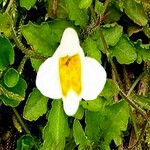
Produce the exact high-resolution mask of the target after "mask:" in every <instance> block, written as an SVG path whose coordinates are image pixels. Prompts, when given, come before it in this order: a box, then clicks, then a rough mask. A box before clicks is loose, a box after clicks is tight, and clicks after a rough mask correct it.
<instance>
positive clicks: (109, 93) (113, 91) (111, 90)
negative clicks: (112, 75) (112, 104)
mask: <svg viewBox="0 0 150 150" xmlns="http://www.w3.org/2000/svg"><path fill="white" fill-rule="evenodd" d="M118 93H119V89H118V86H117V84H116V83H115V82H114V81H113V80H112V79H107V81H106V84H105V86H104V89H103V91H102V92H101V93H100V96H104V97H106V98H108V97H113V96H116V95H117V94H118Z"/></svg>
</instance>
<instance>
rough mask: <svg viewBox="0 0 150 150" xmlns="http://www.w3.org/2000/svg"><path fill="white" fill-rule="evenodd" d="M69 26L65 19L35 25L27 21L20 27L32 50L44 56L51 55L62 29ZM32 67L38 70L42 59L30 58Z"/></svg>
mask: <svg viewBox="0 0 150 150" xmlns="http://www.w3.org/2000/svg"><path fill="white" fill-rule="evenodd" d="M69 26H71V24H70V23H69V22H67V21H63V20H59V21H58V20H57V21H53V22H48V23H42V24H41V25H36V24H33V23H31V22H30V23H29V24H27V25H25V26H23V27H22V30H21V31H22V34H23V36H24V37H25V39H26V40H27V42H28V44H30V45H31V46H32V47H33V49H34V50H36V51H37V52H39V53H41V54H42V55H44V56H52V55H53V53H54V52H55V50H56V48H57V46H58V44H59V42H60V39H61V36H62V33H63V31H64V30H65V28H66V27H69ZM31 62H32V64H33V67H34V69H36V70H38V68H39V66H40V64H41V63H42V61H38V60H35V59H31Z"/></svg>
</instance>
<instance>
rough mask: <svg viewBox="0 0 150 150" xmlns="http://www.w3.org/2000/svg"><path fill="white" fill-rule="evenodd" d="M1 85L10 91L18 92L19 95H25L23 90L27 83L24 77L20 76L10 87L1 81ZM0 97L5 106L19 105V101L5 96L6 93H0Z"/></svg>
mask: <svg viewBox="0 0 150 150" xmlns="http://www.w3.org/2000/svg"><path fill="white" fill-rule="evenodd" d="M3 86H4V87H5V88H6V89H7V90H8V91H10V92H12V93H15V94H18V95H19V96H21V97H25V91H26V88H27V83H26V81H25V80H24V79H22V78H21V77H20V78H19V81H18V83H17V84H16V85H15V86H14V87H12V88H9V87H7V86H5V84H4V83H3ZM0 99H1V100H2V101H3V103H4V104H5V105H6V106H11V107H16V106H18V105H19V103H20V101H18V100H16V99H10V98H8V97H7V95H0Z"/></svg>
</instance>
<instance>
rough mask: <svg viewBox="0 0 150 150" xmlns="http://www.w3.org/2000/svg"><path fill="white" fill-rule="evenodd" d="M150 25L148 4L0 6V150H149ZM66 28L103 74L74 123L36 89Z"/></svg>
mask: <svg viewBox="0 0 150 150" xmlns="http://www.w3.org/2000/svg"><path fill="white" fill-rule="evenodd" d="M149 21H150V2H149V0H0V149H1V150H14V149H16V150H31V149H33V150H54V149H55V150H64V149H65V150H73V149H79V150H83V149H87V150H88V149H89V150H92V149H94V150H96V149H100V150H109V149H118V150H122V149H135V150H137V149H139V150H146V149H150V124H149V117H150V87H149V85H150V73H149V72H150V62H149V61H150V42H149V38H150V28H149ZM67 27H73V28H74V29H76V31H77V32H78V35H79V38H80V43H81V46H82V48H83V50H84V52H85V54H86V55H87V56H90V57H93V58H95V59H96V60H98V61H99V62H100V63H102V65H103V66H104V68H105V69H106V71H107V82H106V85H105V87H104V89H103V91H102V93H100V95H99V96H98V97H97V99H95V100H93V101H84V100H83V101H81V102H80V107H79V109H78V112H77V113H76V114H75V115H74V116H73V117H68V116H67V115H66V114H65V113H64V110H63V107H62V101H61V100H58V101H56V100H52V99H48V98H47V97H44V96H43V95H42V94H41V93H40V92H39V91H38V89H37V88H36V86H35V78H36V73H37V71H38V68H39V66H40V64H41V63H42V62H44V60H45V59H47V58H48V57H50V56H52V55H53V53H54V52H55V50H56V48H57V46H58V45H59V42H60V39H61V36H62V33H63V31H64V29H65V28H67ZM49 84H50V83H49Z"/></svg>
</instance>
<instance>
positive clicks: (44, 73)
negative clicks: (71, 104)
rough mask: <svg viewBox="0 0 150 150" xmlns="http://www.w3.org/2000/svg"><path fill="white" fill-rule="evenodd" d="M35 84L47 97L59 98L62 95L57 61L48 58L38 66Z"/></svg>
mask: <svg viewBox="0 0 150 150" xmlns="http://www.w3.org/2000/svg"><path fill="white" fill-rule="evenodd" d="M36 86H37V88H38V89H39V90H40V91H41V93H42V94H43V95H45V96H47V97H49V98H53V99H59V98H61V97H62V93H61V88H60V81H59V73H58V61H57V60H56V59H55V58H53V57H51V58H48V59H47V60H46V61H45V62H44V63H43V64H42V65H41V66H40V68H39V70H38V73H37V77H36Z"/></svg>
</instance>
